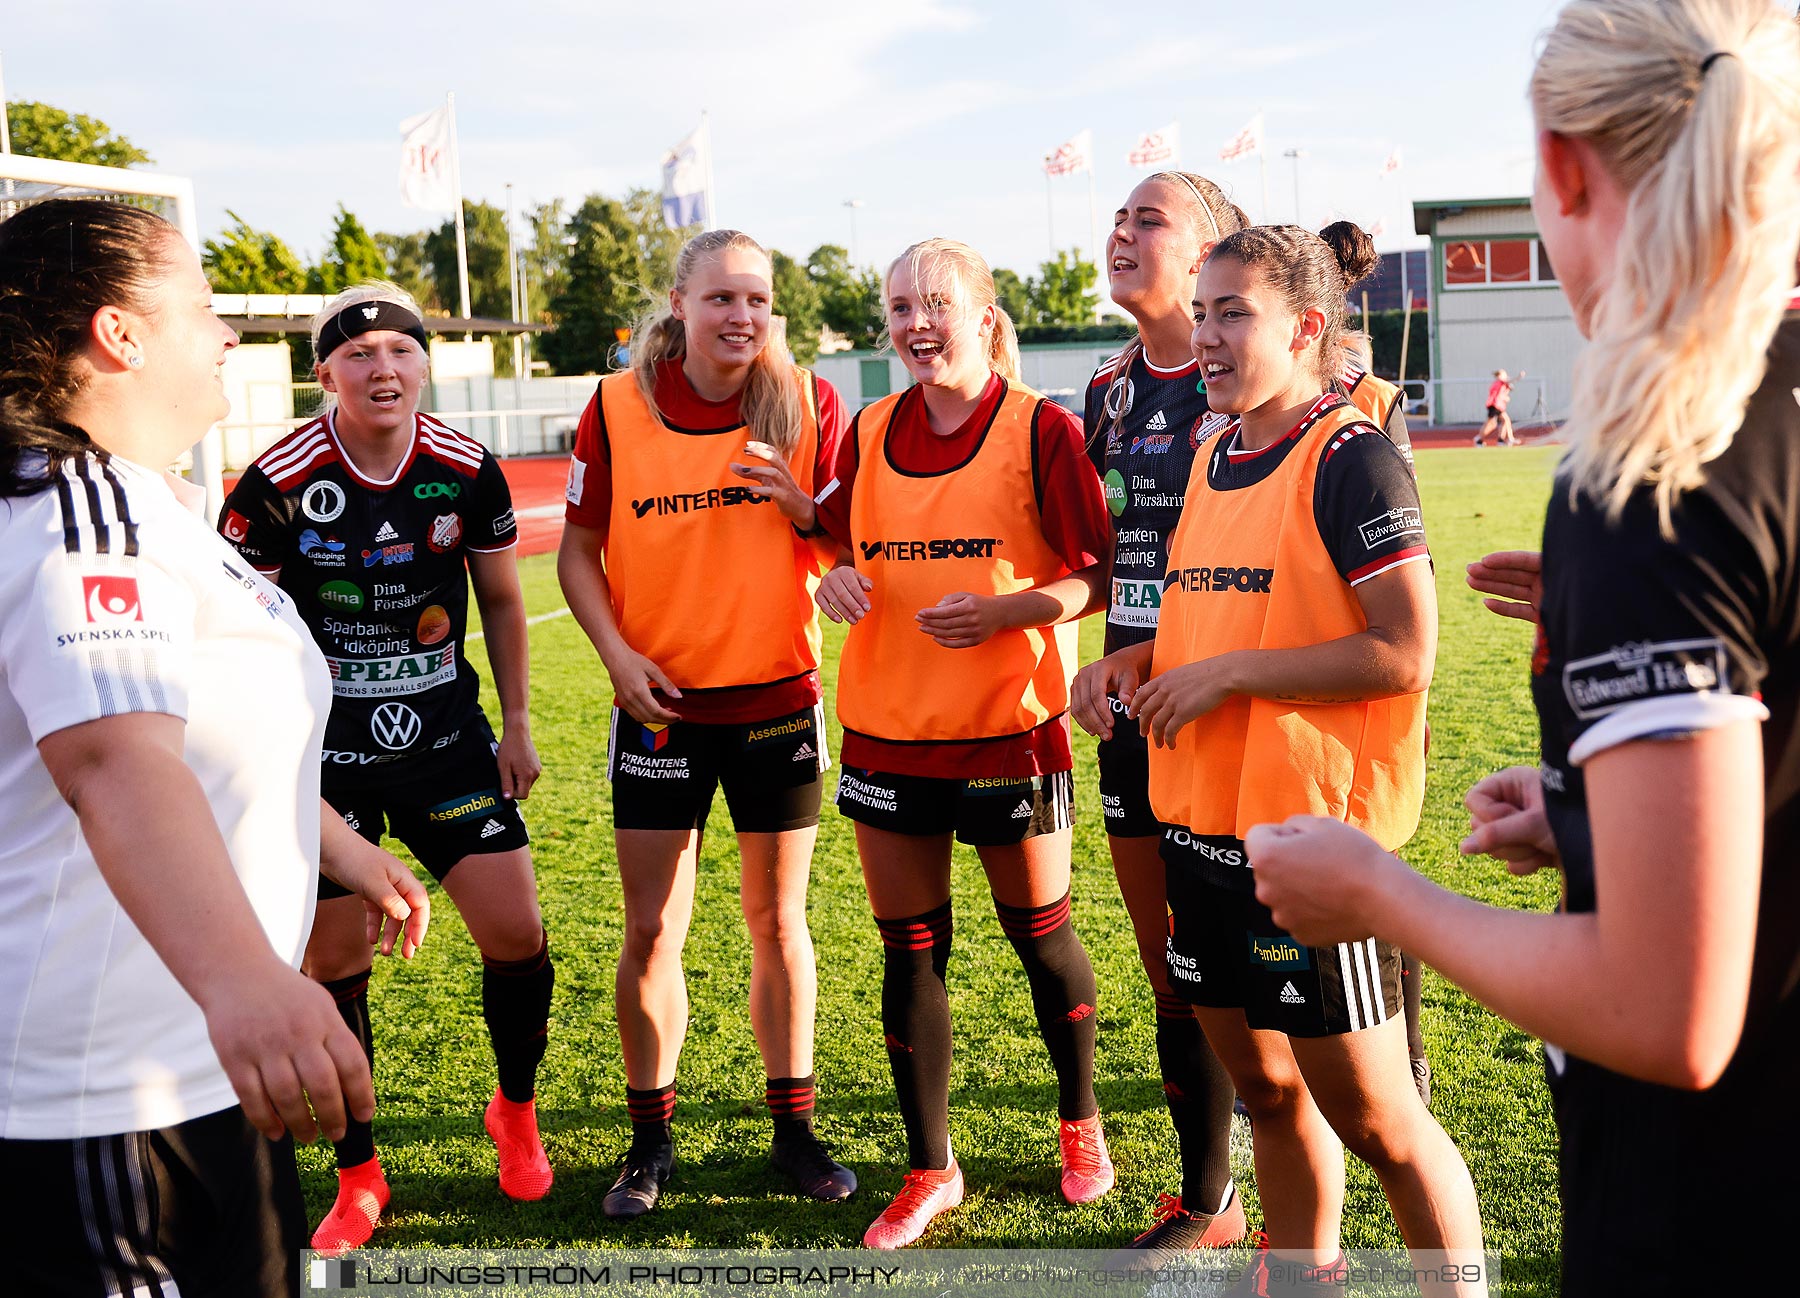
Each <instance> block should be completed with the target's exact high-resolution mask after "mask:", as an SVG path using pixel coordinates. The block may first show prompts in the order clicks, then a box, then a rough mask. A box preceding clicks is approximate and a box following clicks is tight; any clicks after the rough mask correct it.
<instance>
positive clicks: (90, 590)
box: [81, 577, 144, 625]
mask: <svg viewBox="0 0 1800 1298" xmlns="http://www.w3.org/2000/svg"><path fill="white" fill-rule="evenodd" d="M81 602H82V603H83V604H84V605H86V607H87V620H88V621H90V622H98V623H101V624H103V625H104V624H105V623H108V622H142V621H143V620H144V609H143V606H142V605H141V604H140V603H139V602H138V584H137V578H136V577H83V578H82V579H81Z"/></svg>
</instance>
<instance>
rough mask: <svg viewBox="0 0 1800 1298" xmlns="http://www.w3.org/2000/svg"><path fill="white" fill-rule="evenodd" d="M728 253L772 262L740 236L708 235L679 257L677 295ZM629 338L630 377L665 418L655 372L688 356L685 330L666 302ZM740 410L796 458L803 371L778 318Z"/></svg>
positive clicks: (756, 431)
mask: <svg viewBox="0 0 1800 1298" xmlns="http://www.w3.org/2000/svg"><path fill="white" fill-rule="evenodd" d="M727 248H735V249H738V250H739V251H743V252H754V253H756V254H757V255H758V256H760V257H762V258H763V259H764V260H765V261H767V260H768V259H769V254H768V253H767V252H766V251H765V250H764V249H763V246H762V245H761V244H760V243H758V242H757V241H756V240H754V239H752V238H751V237H750V236H749V235H747V234H744V233H743V232H742V231H739V230H708V231H706V232H705V233H704V234H697V235H695V236H694V237H693V238H692V239H689V240H688V241H687V242H686V243H685V244H683V245H682V248H681V254H680V255H679V256H678V257H676V258H675V289H676V291H677V292H679V291H681V289H683V288H684V287H686V285H687V282H688V280H689V278H690V277H692V275H693V273H694V271H695V270H696V269H698V268H699V266H700V264H701V263H702V262H704V261H706V260H709V259H710V258H713V257H717V256H718V255H719V254H720V253H722V252H724V251H725V250H726V249H727ZM631 337H632V345H631V373H632V376H633V377H634V378H635V379H636V380H637V386H638V391H639V392H640V393H641V394H642V395H643V398H644V401H645V404H647V405H648V406H649V407H650V409H652V410H654V411H655V412H656V417H657V418H658V419H661V418H662V417H663V414H662V409H661V408H660V407H659V406H658V405H657V404H656V371H657V368H658V367H659V366H660V365H662V363H663V362H664V361H678V360H680V359H681V358H682V357H683V356H685V355H687V328H686V326H685V325H683V324H682V322H681V321H679V320H677V319H676V318H675V316H674V314H673V313H672V312H671V311H670V309H669V304H668V302H667V301H666V300H665V301H664V302H663V303H662V304H661V305H660V306H658V307H656V308H655V309H653V310H652V311H650V312H649V313H648V314H646V315H645V316H644V317H643V318H642V319H640V320H639V321H638V323H637V326H636V328H634V329H633V331H632V335H631ZM738 410H739V412H740V413H741V414H742V415H743V417H744V423H745V425H746V426H748V427H749V429H750V433H751V436H753V437H755V438H756V440H757V441H759V442H767V443H768V444H769V445H770V446H773V447H774V448H775V449H776V450H777V451H779V452H781V454H782V455H784V456H786V455H792V454H793V453H794V448H795V447H797V446H799V445H800V433H801V429H802V427H803V426H804V417H803V415H802V412H801V408H800V371H799V369H798V367H796V366H795V364H794V358H793V354H792V353H791V352H789V351H788V347H787V322H786V321H785V320H782V319H781V318H780V317H778V316H777V317H774V318H772V319H771V320H770V322H769V337H768V341H767V342H766V343H765V344H764V345H763V349H762V350H761V351H760V352H758V353H757V354H756V359H755V360H753V361H751V363H750V376H749V377H748V378H747V379H745V381H744V387H743V390H742V391H741V392H740V393H739V394H738Z"/></svg>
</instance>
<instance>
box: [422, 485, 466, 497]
mask: <svg viewBox="0 0 1800 1298" xmlns="http://www.w3.org/2000/svg"><path fill="white" fill-rule="evenodd" d="M460 495H462V483H460V482H421V483H420V484H419V485H418V486H416V487H414V488H413V499H414V500H437V499H439V498H440V497H441V498H443V499H444V500H455V499H456V498H457V497H458V496H460Z"/></svg>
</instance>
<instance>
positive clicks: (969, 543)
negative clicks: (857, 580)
mask: <svg viewBox="0 0 1800 1298" xmlns="http://www.w3.org/2000/svg"><path fill="white" fill-rule="evenodd" d="M857 544H858V545H859V546H861V547H862V557H863V558H865V559H876V558H880V559H886V560H887V561H888V562H890V563H906V562H910V561H912V560H915V559H991V558H993V557H994V550H995V548H996V547H998V546H1000V545H1002V544H1004V542H1003V541H1002V540H1001V539H1000V538H999V537H997V536H958V537H947V536H937V537H933V538H931V539H930V540H928V541H858V542H857Z"/></svg>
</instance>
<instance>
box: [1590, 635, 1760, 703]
mask: <svg viewBox="0 0 1800 1298" xmlns="http://www.w3.org/2000/svg"><path fill="white" fill-rule="evenodd" d="M1727 682H1728V667H1727V663H1726V659H1725V646H1724V644H1723V643H1722V642H1720V641H1719V640H1718V639H1716V638H1713V637H1707V638H1705V639H1699V640H1660V641H1649V640H1645V641H1640V642H1637V643H1633V644H1623V645H1614V646H1613V647H1612V648H1611V649H1608V650H1607V651H1606V652H1605V653H1602V654H1595V655H1594V656H1593V657H1591V658H1581V659H1577V660H1576V661H1574V662H1571V663H1569V664H1567V665H1566V666H1564V667H1563V695H1564V697H1565V698H1567V699H1568V701H1569V706H1570V707H1571V708H1573V709H1574V710H1575V715H1576V716H1578V717H1580V718H1581V719H1582V720H1584V721H1585V720H1588V719H1590V718H1593V717H1598V716H1604V715H1605V714H1606V713H1608V712H1611V711H1613V710H1614V709H1615V708H1621V707H1624V706H1625V705H1626V704H1627V703H1636V702H1637V701H1638V700H1640V699H1657V698H1668V697H1670V696H1672V695H1680V694H1704V693H1710V692H1713V691H1717V692H1718V693H1721V694H1728V693H1730V692H1731V690H1730V685H1729V684H1728V683H1727Z"/></svg>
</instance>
